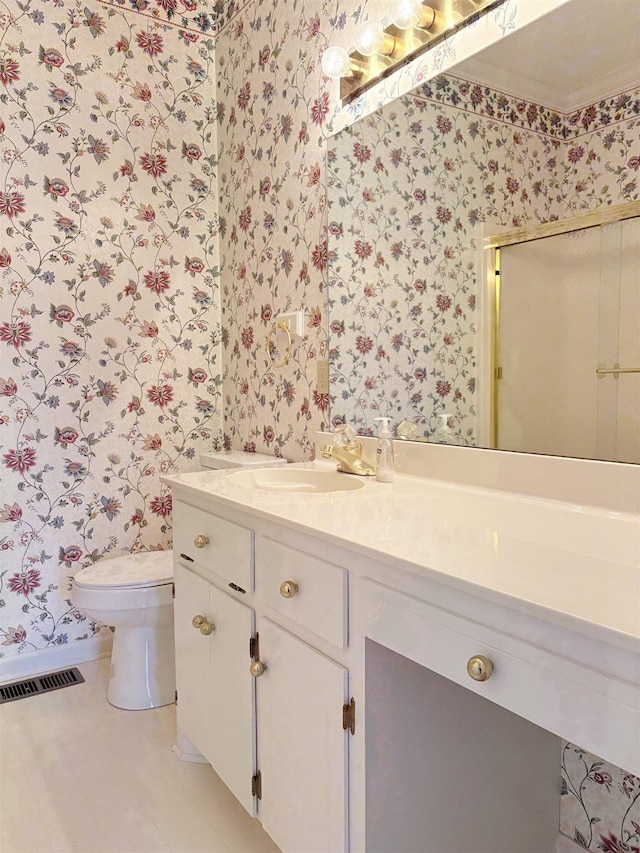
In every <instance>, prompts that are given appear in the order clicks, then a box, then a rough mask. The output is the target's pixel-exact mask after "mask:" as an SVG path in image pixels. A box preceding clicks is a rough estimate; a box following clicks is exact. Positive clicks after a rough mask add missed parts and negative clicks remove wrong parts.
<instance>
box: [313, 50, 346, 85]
mask: <svg viewBox="0 0 640 853" xmlns="http://www.w3.org/2000/svg"><path fill="white" fill-rule="evenodd" d="M320 64H321V65H322V70H323V71H324V73H325V74H326V75H327V77H330V78H331V79H332V80H339V79H340V77H350V76H351V59H350V58H349V54H348V53H347V51H346V50H345V49H344V48H343V47H340V45H338V44H334V45H333V47H328V48H327V49H326V50H325V52H324V53H323V54H322V59H321V60H320Z"/></svg>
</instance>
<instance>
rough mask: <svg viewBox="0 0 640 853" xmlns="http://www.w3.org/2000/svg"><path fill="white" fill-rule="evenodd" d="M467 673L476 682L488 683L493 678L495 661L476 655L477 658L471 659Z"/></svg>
mask: <svg viewBox="0 0 640 853" xmlns="http://www.w3.org/2000/svg"><path fill="white" fill-rule="evenodd" d="M467 672H468V673H469V675H470V676H471V678H473V680H474V681H486V680H487V679H488V678H491V673H492V672H493V661H492V660H490V659H489V658H486V657H484V655H475V657H472V658H469V662H468V663H467Z"/></svg>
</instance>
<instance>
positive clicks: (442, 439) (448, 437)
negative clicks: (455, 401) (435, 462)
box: [433, 415, 456, 444]
mask: <svg viewBox="0 0 640 853" xmlns="http://www.w3.org/2000/svg"><path fill="white" fill-rule="evenodd" d="M450 417H451V416H450V415H438V418H439V419H440V423H439V425H438V426H437V428H436V431H435V432H434V434H433V441H434V442H435V443H436V444H455V443H456V442H455V439H454V437H453V432H452V431H451V427H450V426H449V418H450Z"/></svg>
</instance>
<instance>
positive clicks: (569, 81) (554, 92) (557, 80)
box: [452, 0, 640, 113]
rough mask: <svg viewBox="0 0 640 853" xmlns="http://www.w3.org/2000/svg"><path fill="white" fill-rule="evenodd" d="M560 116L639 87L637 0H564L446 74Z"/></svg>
mask: <svg viewBox="0 0 640 853" xmlns="http://www.w3.org/2000/svg"><path fill="white" fill-rule="evenodd" d="M452 72H453V73H454V74H455V75H456V76H460V77H462V78H464V79H466V80H473V81H474V82H477V83H481V84H484V85H487V86H491V88H494V89H498V90H499V91H502V92H506V93H508V94H511V95H515V96H516V97H520V98H524V99H526V100H531V101H534V102H535V103H538V104H543V105H544V106H547V107H551V108H553V109H556V110H558V111H560V112H563V113H570V112H572V111H573V110H576V109H578V108H579V107H583V106H586V105H587V104H591V103H595V102H596V101H598V100H600V99H601V98H605V97H608V96H610V95H615V94H618V93H619V92H624V91H628V90H629V89H630V88H632V87H633V86H638V85H640V0H571V2H569V3H567V4H566V5H564V6H561V7H560V8H559V9H556V10H555V11H553V12H551V13H549V14H548V15H545V16H544V17H543V18H540V19H539V20H537V21H534V22H533V23H532V24H530V25H529V26H527V27H524V28H523V29H521V30H517V31H516V32H515V33H512V34H511V35H509V36H507V37H506V38H504V39H501V40H500V41H499V42H498V43H497V44H495V45H492V46H491V47H489V48H486V49H485V50H483V51H482V52H481V53H478V54H476V56H474V57H472V58H471V59H468V60H465V61H464V62H461V63H460V64H459V65H457V66H455V68H454V69H452Z"/></svg>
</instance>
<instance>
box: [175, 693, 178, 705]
mask: <svg viewBox="0 0 640 853" xmlns="http://www.w3.org/2000/svg"><path fill="white" fill-rule="evenodd" d="M175 702H176V705H177V704H178V691H177V690H176V698H175Z"/></svg>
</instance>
